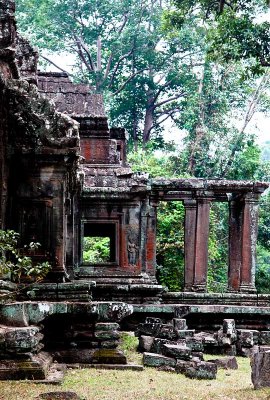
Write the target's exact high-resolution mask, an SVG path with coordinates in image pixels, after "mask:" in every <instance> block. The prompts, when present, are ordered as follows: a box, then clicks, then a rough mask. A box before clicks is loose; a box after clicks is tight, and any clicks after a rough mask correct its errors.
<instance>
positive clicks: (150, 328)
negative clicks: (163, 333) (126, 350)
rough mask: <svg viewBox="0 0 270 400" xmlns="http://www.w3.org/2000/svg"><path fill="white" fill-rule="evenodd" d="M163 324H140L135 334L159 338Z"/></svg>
mask: <svg viewBox="0 0 270 400" xmlns="http://www.w3.org/2000/svg"><path fill="white" fill-rule="evenodd" d="M160 327H161V323H148V322H147V323H145V324H139V325H138V328H137V330H136V332H135V334H136V336H141V335H143V336H154V337H156V336H158V334H159V331H160Z"/></svg>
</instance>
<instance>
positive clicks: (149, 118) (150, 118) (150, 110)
mask: <svg viewBox="0 0 270 400" xmlns="http://www.w3.org/2000/svg"><path fill="white" fill-rule="evenodd" d="M153 124H154V107H153V103H152V97H151V99H149V102H148V105H147V108H146V111H145V117H144V126H143V148H145V146H146V144H147V143H148V142H149V140H150V133H151V129H152V128H153Z"/></svg>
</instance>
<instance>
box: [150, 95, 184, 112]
mask: <svg viewBox="0 0 270 400" xmlns="http://www.w3.org/2000/svg"><path fill="white" fill-rule="evenodd" d="M183 94H184V92H182V93H180V94H178V95H177V96H173V97H170V98H169V99H166V100H162V101H160V102H159V103H157V104H155V105H154V109H156V108H157V107H161V106H163V105H164V104H167V103H170V102H171V101H174V100H178V99H179V97H181V96H183Z"/></svg>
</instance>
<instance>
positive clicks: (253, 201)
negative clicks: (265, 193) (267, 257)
mask: <svg viewBox="0 0 270 400" xmlns="http://www.w3.org/2000/svg"><path fill="white" fill-rule="evenodd" d="M257 232H258V195H257V194H256V193H248V194H247V195H245V198H244V205H243V226H242V246H241V250H242V266H241V274H240V288H239V289H240V291H241V292H245V293H252V292H255V291H256V288H255V271H256V242H257Z"/></svg>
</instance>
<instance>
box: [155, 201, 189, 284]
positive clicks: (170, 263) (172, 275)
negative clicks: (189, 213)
mask: <svg viewBox="0 0 270 400" xmlns="http://www.w3.org/2000/svg"><path fill="white" fill-rule="evenodd" d="M157 218H158V227H157V264H158V268H157V277H158V279H159V281H160V283H161V284H162V285H164V286H167V287H168V289H169V290H170V291H179V290H181V289H182V288H183V282H184V227H183V223H184V206H183V204H182V203H180V202H177V201H173V202H168V203H167V202H162V203H160V204H159V207H158V215H157Z"/></svg>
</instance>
